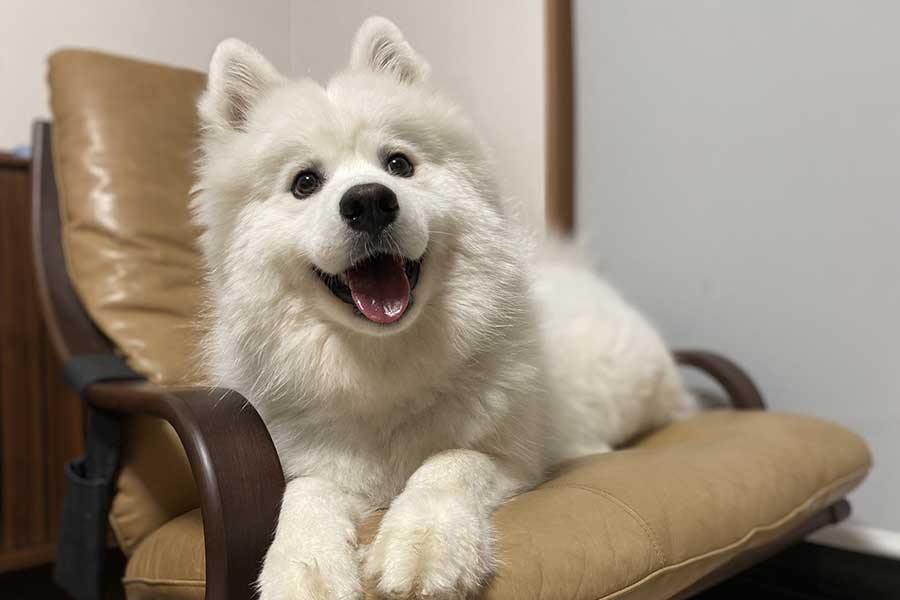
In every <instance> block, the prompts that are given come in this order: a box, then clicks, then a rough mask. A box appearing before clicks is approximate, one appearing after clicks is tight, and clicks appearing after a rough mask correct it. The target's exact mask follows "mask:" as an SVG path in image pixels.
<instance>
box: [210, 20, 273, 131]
mask: <svg viewBox="0 0 900 600" xmlns="http://www.w3.org/2000/svg"><path fill="white" fill-rule="evenodd" d="M283 81H284V77H282V76H281V74H279V73H278V71H277V70H276V69H275V67H273V66H272V64H271V63H270V62H269V61H267V60H266V59H265V57H264V56H263V55H262V54H260V53H259V52H257V51H256V49H254V48H253V47H252V46H250V45H249V44H246V43H244V42H242V41H241V40H238V39H234V38H229V39H227V40H224V41H222V42H220V43H219V45H218V46H216V51H215V52H213V56H212V60H211V61H210V64H209V78H208V80H207V83H206V92H204V94H203V96H202V98H201V99H200V105H199V111H200V118H201V120H202V121H203V125H204V126H205V127H207V128H213V129H215V130H218V131H224V130H238V131H241V130H243V129H244V126H245V124H246V122H247V117H248V116H249V114H250V110H251V109H252V108H253V107H254V106H255V105H256V103H257V102H258V101H259V99H260V98H261V97H262V96H264V95H265V94H266V92H268V91H269V90H270V89H272V88H273V87H275V86H277V85H279V84H280V83H282V82H283Z"/></svg>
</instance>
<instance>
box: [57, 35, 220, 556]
mask: <svg viewBox="0 0 900 600" xmlns="http://www.w3.org/2000/svg"><path fill="white" fill-rule="evenodd" d="M49 84H50V104H51V108H52V112H53V158H54V164H55V167H56V179H57V187H58V188H59V194H60V195H59V198H60V209H61V215H62V233H63V244H64V250H65V255H66V262H67V266H68V272H69V275H70V277H71V279H72V282H73V284H74V286H75V289H76V291H77V293H78V295H79V297H80V298H81V301H82V303H83V304H84V306H85V308H86V309H87V311H88V313H89V314H90V315H91V317H92V318H93V320H94V322H95V323H96V324H97V326H98V327H99V328H100V329H101V330H102V331H103V333H105V334H106V335H107V336H108V337H109V338H110V339H111V340H112V341H113V342H114V344H115V345H116V347H117V348H118V349H119V351H121V352H122V354H124V356H125V357H126V358H127V360H128V363H129V364H130V365H131V367H132V368H133V369H135V370H136V371H138V372H139V373H141V374H143V375H145V376H146V377H148V378H149V379H150V380H152V381H155V382H158V383H162V384H167V383H181V382H189V381H190V380H191V379H195V377H193V374H194V367H193V364H192V361H191V357H193V356H194V355H195V342H194V340H195V337H196V332H195V323H196V321H197V320H196V316H197V312H198V307H199V302H200V286H199V281H200V276H199V273H200V271H199V262H198V255H197V253H196V252H195V247H194V239H195V237H196V233H197V232H196V231H195V230H194V229H193V227H192V226H191V223H190V219H189V214H188V208H187V204H188V192H189V189H190V186H191V182H192V178H193V176H192V172H191V169H192V164H193V153H194V148H195V146H196V134H197V117H196V111H195V106H194V105H195V102H196V98H197V96H198V95H199V94H200V92H201V91H202V89H203V87H204V85H205V76H204V75H203V74H201V73H197V72H194V71H187V70H184V69H174V68H170V67H165V66H162V65H156V64H149V63H145V62H141V61H136V60H129V59H125V58H119V57H115V56H110V55H107V54H101V53H97V52H88V51H82V50H64V51H61V52H57V53H55V54H54V55H53V56H51V57H50V70H49ZM130 429H131V430H132V431H136V432H138V436H139V440H140V445H138V444H136V443H135V442H134V441H133V440H132V441H129V442H128V448H129V449H128V450H127V451H126V455H125V459H124V462H123V468H122V472H121V477H120V478H119V482H118V486H119V493H118V494H117V496H116V498H115V501H114V502H113V508H112V512H111V520H112V522H113V527H114V530H115V531H116V534H117V537H118V538H119V542H120V544H121V545H122V548H123V550H125V552H126V553H128V552H130V551H131V550H132V549H133V547H134V545H135V544H136V543H137V542H139V541H140V540H141V539H143V537H144V536H146V535H147V534H149V533H150V532H151V531H153V530H154V529H155V528H156V527H158V526H159V525H161V524H162V523H164V522H166V521H168V520H169V519H171V518H172V517H175V516H177V515H178V514H180V513H181V512H184V510H188V509H189V508H192V507H196V506H197V496H196V492H195V490H194V484H193V481H192V479H191V477H190V471H189V470H188V468H187V461H186V460H185V459H184V452H183V450H182V449H181V445H180V444H179V443H178V440H177V439H176V438H175V436H174V434H173V433H172V431H171V428H169V427H168V425H166V424H165V423H164V422H162V421H160V420H158V419H149V418H144V419H141V420H140V421H139V422H137V423H132V424H131V426H130ZM154 457H156V459H155V460H154ZM163 457H165V459H163ZM161 479H163V480H165V479H168V480H169V481H171V482H173V483H171V484H170V486H168V487H167V486H162V487H161V486H159V485H158V482H159V481H160V480H161ZM171 485H175V486H177V487H176V488H172V487H171Z"/></svg>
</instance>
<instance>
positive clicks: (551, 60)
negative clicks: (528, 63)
mask: <svg viewBox="0 0 900 600" xmlns="http://www.w3.org/2000/svg"><path fill="white" fill-rule="evenodd" d="M544 23H545V27H546V30H545V34H546V61H545V65H546V66H545V70H546V73H545V76H546V79H545V86H546V89H545V94H546V122H545V127H546V146H545V149H546V158H545V162H546V165H545V174H546V177H545V180H546V199H545V202H546V204H545V215H546V218H547V228H548V229H549V230H553V231H556V232H559V233H571V232H572V231H573V230H574V228H575V198H574V196H575V124H574V112H575V101H574V69H573V60H572V2H571V0H545V2H544Z"/></svg>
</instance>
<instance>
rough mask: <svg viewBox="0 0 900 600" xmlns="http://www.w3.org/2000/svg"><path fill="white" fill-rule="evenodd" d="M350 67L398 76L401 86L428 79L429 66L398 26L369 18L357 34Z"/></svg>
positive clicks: (375, 18)
mask: <svg viewBox="0 0 900 600" xmlns="http://www.w3.org/2000/svg"><path fill="white" fill-rule="evenodd" d="M350 68H351V69H354V70H365V69H368V70H369V71H374V72H375V73H386V74H389V75H392V76H394V77H395V78H396V79H397V80H398V81H400V82H401V83H416V82H419V81H423V80H424V79H426V78H427V77H428V73H429V71H430V70H431V69H430V67H429V66H428V63H427V62H425V60H424V59H422V57H421V56H419V55H418V54H417V53H416V51H415V50H413V47H412V46H410V45H409V42H407V41H406V38H404V37H403V33H402V32H401V31H400V29H399V28H397V26H396V25H394V24H393V23H391V22H390V21H389V20H387V19H385V18H384V17H369V18H368V19H366V20H365V21H364V22H363V24H362V25H361V26H360V28H359V31H357V32H356V39H355V40H354V42H353V51H352V53H351V54H350Z"/></svg>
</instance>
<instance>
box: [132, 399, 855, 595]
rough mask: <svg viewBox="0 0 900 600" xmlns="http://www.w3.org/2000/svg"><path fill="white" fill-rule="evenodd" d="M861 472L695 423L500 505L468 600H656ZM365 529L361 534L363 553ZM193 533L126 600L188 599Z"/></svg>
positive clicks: (849, 437)
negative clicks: (492, 545)
mask: <svg viewBox="0 0 900 600" xmlns="http://www.w3.org/2000/svg"><path fill="white" fill-rule="evenodd" d="M869 467H870V457H869V454H868V450H867V449H866V446H865V444H864V443H863V442H862V440H860V438H859V437H858V436H856V435H855V434H853V433H851V432H849V431H847V430H846V429H844V428H842V427H839V426H837V425H833V424H830V423H826V422H824V421H820V420H818V419H814V418H810V417H800V416H792V415H781V414H773V413H763V412H735V411H730V410H722V411H712V412H708V413H703V414H701V415H699V416H697V417H694V418H691V419H690V420H688V421H685V422H682V423H677V424H675V425H671V426H669V427H668V428H666V429H664V430H662V431H660V432H657V433H655V434H653V435H651V436H649V437H647V438H646V439H644V440H642V441H641V442H639V443H638V444H637V446H635V447H634V448H632V449H629V450H624V451H618V452H614V453H610V454H603V455H597V456H590V457H585V458H582V459H579V460H576V461H573V462H570V463H568V464H566V465H564V466H563V467H562V468H561V469H560V470H559V472H558V473H557V474H556V475H555V476H554V477H553V478H552V479H551V480H550V481H548V482H547V483H545V484H544V485H542V486H540V487H539V488H537V489H535V490H533V491H531V492H528V493H526V494H523V495H521V496H519V497H518V498H516V499H514V500H513V501H511V502H508V503H507V504H505V505H504V506H503V507H501V508H500V509H499V510H498V511H497V513H496V515H495V518H494V521H495V524H496V527H497V530H498V537H499V553H500V557H501V560H502V565H503V566H502V568H501V570H500V573H499V574H498V576H497V577H496V578H494V580H493V581H492V582H491V584H490V586H489V587H488V588H487V589H486V590H485V591H484V593H483V595H482V597H483V598H485V599H487V600H556V599H559V600H580V599H584V600H598V599H606V598H628V599H629V600H657V599H661V598H667V597H670V596H671V595H673V594H675V593H677V592H678V591H680V590H681V589H684V588H685V587H687V586H689V585H690V584H691V583H693V582H694V581H696V580H697V579H699V578H701V577H702V576H704V575H705V574H707V573H709V572H711V571H713V570H714V569H715V568H716V567H718V566H720V565H722V564H724V563H725V562H727V561H728V560H729V559H731V558H733V557H735V556H736V555H737V554H739V553H741V552H743V551H746V550H749V549H752V548H755V547H758V546H761V545H764V544H766V543H768V542H771V541H773V540H775V539H777V538H778V537H779V536H780V535H783V534H784V533H786V532H788V531H790V529H791V528H793V527H795V526H797V525H798V524H799V523H801V522H802V521H803V520H804V519H805V518H807V517H809V516H810V515H812V514H813V513H815V512H816V511H818V510H820V509H822V508H824V507H825V506H827V505H829V504H830V503H832V502H834V501H835V500H837V499H839V498H841V497H843V496H844V495H846V494H847V492H849V491H850V490H852V489H853V488H854V487H856V485H857V484H859V482H860V481H861V480H862V479H863V478H864V477H865V474H866V473H867V472H868V469H869ZM376 527H377V518H375V519H373V520H372V521H370V522H368V523H366V524H365V525H364V526H363V528H362V531H361V532H360V537H361V538H362V539H363V541H365V540H369V539H371V537H372V534H373V532H374V531H375V529H376ZM201 530H202V525H201V523H200V515H199V511H195V512H192V513H189V514H187V515H184V516H183V517H181V518H179V519H177V520H175V521H172V522H170V523H168V524H166V525H164V526H163V527H161V528H160V529H159V530H158V531H156V532H155V533H153V534H152V535H150V536H149V537H148V538H147V540H146V541H145V542H144V543H142V544H141V545H140V546H139V547H138V549H137V551H136V552H135V553H134V555H133V557H132V558H131V560H130V562H129V564H128V568H127V572H126V577H125V582H126V591H127V593H128V598H129V600H145V599H149V598H154V599H157V600H159V599H164V598H179V599H181V598H196V599H200V598H202V597H203V588H202V582H203V577H204V564H203V540H202V535H201ZM371 597H373V598H374V596H371Z"/></svg>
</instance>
